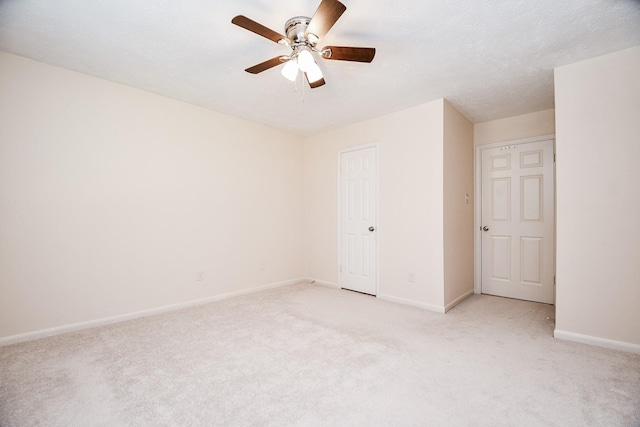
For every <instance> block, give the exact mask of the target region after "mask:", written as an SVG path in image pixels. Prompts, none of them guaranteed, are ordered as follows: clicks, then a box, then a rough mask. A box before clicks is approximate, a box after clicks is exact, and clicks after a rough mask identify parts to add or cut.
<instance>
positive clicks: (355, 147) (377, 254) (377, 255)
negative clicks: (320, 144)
mask: <svg viewBox="0 0 640 427" xmlns="http://www.w3.org/2000/svg"><path fill="white" fill-rule="evenodd" d="M366 148H374V149H375V151H376V162H375V167H376V173H375V177H376V188H375V193H376V203H375V209H376V223H375V224H374V227H375V228H376V231H375V232H376V251H375V262H376V280H375V289H376V293H375V295H374V296H375V297H376V298H377V297H378V295H379V294H380V227H379V226H378V224H379V222H380V167H379V164H380V150H379V148H378V143H377V142H371V143H368V144H360V145H353V146H350V147H345V148H341V149H339V150H338V161H337V165H338V166H337V170H336V174H337V177H338V179H337V181H338V182H337V186H338V211H337V217H338V227H337V228H338V235H337V236H338V263H337V267H338V268H337V270H338V288H340V289H343V288H342V272H341V271H340V270H341V268H340V267H341V263H342V244H341V242H342V216H341V213H342V185H341V184H342V181H341V177H340V170H341V168H342V164H341V159H342V154H344V153H349V152H351V151H358V150H364V149H366Z"/></svg>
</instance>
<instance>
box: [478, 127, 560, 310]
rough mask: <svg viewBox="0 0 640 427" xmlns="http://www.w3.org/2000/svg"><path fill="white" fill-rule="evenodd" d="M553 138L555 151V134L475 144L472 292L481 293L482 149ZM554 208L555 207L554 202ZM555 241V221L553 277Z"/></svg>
mask: <svg viewBox="0 0 640 427" xmlns="http://www.w3.org/2000/svg"><path fill="white" fill-rule="evenodd" d="M549 139H551V140H553V152H554V153H555V152H556V135H555V134H549V135H541V136H534V137H531V138H521V139H514V140H510V141H501V142H495V143H492V144H483V145H477V146H476V150H475V162H474V164H475V173H474V175H475V188H474V200H475V201H474V210H475V214H474V219H473V230H474V231H473V239H474V250H473V252H474V261H473V264H474V272H475V274H474V279H473V292H474V293H476V294H481V293H482V232H481V231H480V226H481V219H482V150H484V149H487V148H497V147H502V146H504V145H519V144H527V143H530V142H539V141H547V140H549ZM554 156H555V154H554ZM555 168H556V164H555V162H554V163H553V170H554V176H555ZM555 193H556V183H555V180H554V183H553V199H554V201H555V198H556V195H555ZM554 209H556V206H555V203H554ZM555 242H556V226H555V221H554V225H553V245H554V263H553V265H554V273H553V275H554V277H555V244H556V243H555ZM554 301H555V289H554Z"/></svg>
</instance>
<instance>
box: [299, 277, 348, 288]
mask: <svg viewBox="0 0 640 427" xmlns="http://www.w3.org/2000/svg"><path fill="white" fill-rule="evenodd" d="M307 280H308V281H309V282H311V283H314V284H316V285H322V286H328V287H330V288H334V289H340V286H339V285H338V284H337V283H333V282H325V281H324V280H320V279H314V278H313V277H307Z"/></svg>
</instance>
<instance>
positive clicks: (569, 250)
mask: <svg viewBox="0 0 640 427" xmlns="http://www.w3.org/2000/svg"><path fill="white" fill-rule="evenodd" d="M555 88H556V120H557V139H556V141H557V142H556V152H557V199H558V204H557V213H558V220H557V246H558V251H557V319H556V322H557V323H556V336H560V337H563V338H569V339H576V340H585V341H590V342H592V343H596V344H598V343H602V342H603V341H602V340H613V341H619V342H624V343H630V344H632V345H635V347H633V349H634V350H635V351H637V352H640V198H639V197H638V185H639V184H640V167H639V165H640V163H639V162H640V46H638V47H635V48H632V49H627V50H623V51H620V52H617V53H612V54H609V55H605V56H601V57H598V58H594V59H591V60H587V61H583V62H579V63H576V64H571V65H567V66H564V67H560V68H558V69H556V70H555Z"/></svg>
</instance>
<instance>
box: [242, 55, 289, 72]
mask: <svg viewBox="0 0 640 427" xmlns="http://www.w3.org/2000/svg"><path fill="white" fill-rule="evenodd" d="M280 64H282V61H281V60H280V57H279V56H276V57H275V58H271V59H269V60H266V61H264V62H261V63H259V64H258V65H254V66H253V67H249V68H247V69H246V70H245V71H246V72H247V73H251V74H258V73H261V72H263V71H265V70H268V69H269V68H273V67H275V66H277V65H280Z"/></svg>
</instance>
